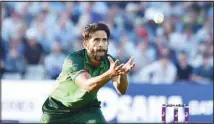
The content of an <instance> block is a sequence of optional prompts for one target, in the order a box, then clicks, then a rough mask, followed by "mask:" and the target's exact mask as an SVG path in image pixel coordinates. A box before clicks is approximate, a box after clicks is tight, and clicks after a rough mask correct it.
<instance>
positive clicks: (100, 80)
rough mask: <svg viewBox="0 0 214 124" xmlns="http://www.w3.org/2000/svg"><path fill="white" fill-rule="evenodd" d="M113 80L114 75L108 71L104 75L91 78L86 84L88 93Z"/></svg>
mask: <svg viewBox="0 0 214 124" xmlns="http://www.w3.org/2000/svg"><path fill="white" fill-rule="evenodd" d="M111 78H112V75H111V73H110V72H108V71H107V72H105V73H103V74H102V75H100V76H96V77H92V78H89V79H88V80H87V82H86V84H88V85H87V91H89V92H91V91H94V90H98V89H100V88H101V87H103V86H104V85H105V84H106V83H108V82H109V80H110V79H111Z"/></svg>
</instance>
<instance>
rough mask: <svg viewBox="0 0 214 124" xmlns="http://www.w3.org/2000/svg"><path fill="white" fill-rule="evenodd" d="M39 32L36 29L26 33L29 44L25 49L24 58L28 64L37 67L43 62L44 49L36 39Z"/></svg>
mask: <svg viewBox="0 0 214 124" xmlns="http://www.w3.org/2000/svg"><path fill="white" fill-rule="evenodd" d="M36 36H37V32H36V30H35V29H28V31H27V33H26V38H27V43H26V44H25V47H24V57H25V59H26V62H27V64H30V65H36V64H41V63H42V62H43V53H44V52H43V48H42V46H41V45H40V43H38V42H37V39H36Z"/></svg>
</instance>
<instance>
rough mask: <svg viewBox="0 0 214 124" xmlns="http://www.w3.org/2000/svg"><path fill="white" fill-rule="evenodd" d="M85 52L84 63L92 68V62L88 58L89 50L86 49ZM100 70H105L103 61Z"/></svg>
mask: <svg viewBox="0 0 214 124" xmlns="http://www.w3.org/2000/svg"><path fill="white" fill-rule="evenodd" d="M84 52H85V56H84V61H85V63H86V64H87V65H90V66H91V67H92V65H91V63H90V61H89V58H88V53H87V50H86V49H84ZM98 68H105V60H103V61H102V62H101V64H100V66H99V67H98Z"/></svg>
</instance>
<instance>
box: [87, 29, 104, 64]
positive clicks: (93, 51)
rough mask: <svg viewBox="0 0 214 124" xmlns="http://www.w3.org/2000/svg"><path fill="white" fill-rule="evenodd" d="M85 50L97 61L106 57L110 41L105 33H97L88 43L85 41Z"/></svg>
mask: <svg viewBox="0 0 214 124" xmlns="http://www.w3.org/2000/svg"><path fill="white" fill-rule="evenodd" d="M84 42H85V44H84V46H85V48H86V50H87V52H88V54H89V55H90V56H92V57H93V59H95V60H97V61H101V60H102V59H103V58H105V57H106V54H107V51H108V39H107V34H106V32H105V31H102V30H100V31H96V32H94V33H93V34H92V35H91V38H90V39H89V40H88V41H84Z"/></svg>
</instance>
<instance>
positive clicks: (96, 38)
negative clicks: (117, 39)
mask: <svg viewBox="0 0 214 124" xmlns="http://www.w3.org/2000/svg"><path fill="white" fill-rule="evenodd" d="M100 39H103V40H107V38H94V40H100Z"/></svg>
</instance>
